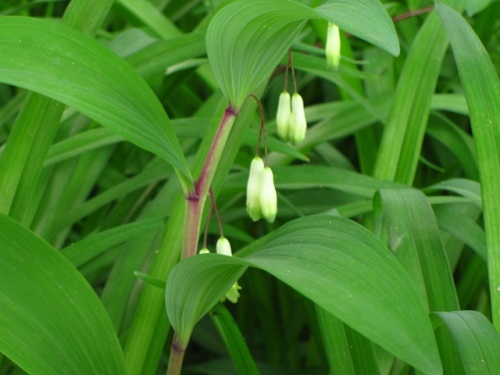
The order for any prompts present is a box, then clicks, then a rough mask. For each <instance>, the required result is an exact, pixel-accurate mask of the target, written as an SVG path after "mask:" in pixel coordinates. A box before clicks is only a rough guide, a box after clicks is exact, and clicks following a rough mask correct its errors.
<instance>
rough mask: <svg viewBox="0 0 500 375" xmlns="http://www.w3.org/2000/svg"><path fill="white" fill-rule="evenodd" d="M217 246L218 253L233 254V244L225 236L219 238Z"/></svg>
mask: <svg viewBox="0 0 500 375" xmlns="http://www.w3.org/2000/svg"><path fill="white" fill-rule="evenodd" d="M215 248H216V249H217V254H222V255H228V256H231V255H233V252H232V251H231V244H230V243H229V241H228V240H227V238H225V237H221V238H219V239H218V240H217V245H216V246H215Z"/></svg>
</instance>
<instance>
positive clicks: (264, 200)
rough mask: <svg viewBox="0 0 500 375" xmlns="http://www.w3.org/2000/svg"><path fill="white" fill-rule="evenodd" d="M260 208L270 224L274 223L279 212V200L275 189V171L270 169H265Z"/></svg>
mask: <svg viewBox="0 0 500 375" xmlns="http://www.w3.org/2000/svg"><path fill="white" fill-rule="evenodd" d="M260 207H261V210H262V216H264V218H265V219H266V220H267V221H268V222H269V223H273V222H274V219H275V218H276V214H277V212H278V198H277V196H276V189H275V187H274V177H273V171H272V170H271V168H269V167H265V168H264V171H263V172H262V186H261V190H260Z"/></svg>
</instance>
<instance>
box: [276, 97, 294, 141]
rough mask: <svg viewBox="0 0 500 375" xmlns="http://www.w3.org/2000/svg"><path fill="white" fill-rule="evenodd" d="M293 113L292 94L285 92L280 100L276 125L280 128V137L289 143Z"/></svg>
mask: <svg viewBox="0 0 500 375" xmlns="http://www.w3.org/2000/svg"><path fill="white" fill-rule="evenodd" d="M291 113H292V111H291V108H290V94H289V93H288V91H283V92H282V93H281V94H280V98H279V103H278V112H277V113H276V125H277V128H278V135H279V136H280V138H281V139H282V140H284V141H288V132H289V128H290V115H291Z"/></svg>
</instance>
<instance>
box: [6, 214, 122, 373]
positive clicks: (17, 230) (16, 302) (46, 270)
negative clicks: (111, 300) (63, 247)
mask: <svg viewBox="0 0 500 375" xmlns="http://www.w3.org/2000/svg"><path fill="white" fill-rule="evenodd" d="M0 243H1V244H2V251H1V252H0V263H1V264H2V272H0V306H2V308H1V310H0V352H1V353H4V354H5V355H6V356H7V357H9V358H10V359H11V360H12V361H13V362H15V363H16V364H17V365H18V366H19V367H21V368H22V369H23V370H24V371H26V372H27V373H29V374H33V375H36V374H41V375H46V374H110V375H116V374H125V368H124V361H123V355H122V351H121V348H120V343H119V342H118V339H117V337H116V334H115V332H114V329H113V326H112V325H111V322H110V321H109V317H108V316H107V314H106V311H105V310H104V308H103V306H102V304H101V302H100V301H99V299H98V298H97V296H96V294H95V292H94V291H93V290H92V288H91V287H90V285H88V284H87V282H86V281H85V279H84V278H83V277H82V275H81V274H80V273H78V272H77V270H76V269H75V268H74V267H73V265H71V263H69V262H68V261H67V260H66V259H64V257H63V256H62V255H60V254H59V253H58V252H57V251H56V250H55V249H54V248H52V247H51V246H50V245H49V244H47V243H46V242H45V241H43V240H41V239H40V238H38V237H37V236H35V235H34V234H33V233H32V232H30V231H29V230H28V229H26V228H24V227H22V226H21V225H20V224H18V223H17V222H16V221H14V220H12V219H10V218H8V217H6V216H3V215H0Z"/></svg>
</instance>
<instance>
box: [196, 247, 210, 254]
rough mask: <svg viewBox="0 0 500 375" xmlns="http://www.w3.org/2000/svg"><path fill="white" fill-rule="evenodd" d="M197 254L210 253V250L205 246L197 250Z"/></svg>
mask: <svg viewBox="0 0 500 375" xmlns="http://www.w3.org/2000/svg"><path fill="white" fill-rule="evenodd" d="M198 254H210V250H208V249H207V248H206V247H204V248H203V249H201V250H200V251H198Z"/></svg>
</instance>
